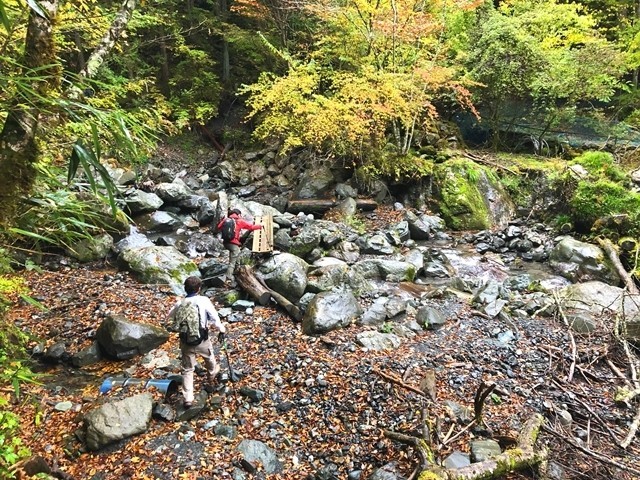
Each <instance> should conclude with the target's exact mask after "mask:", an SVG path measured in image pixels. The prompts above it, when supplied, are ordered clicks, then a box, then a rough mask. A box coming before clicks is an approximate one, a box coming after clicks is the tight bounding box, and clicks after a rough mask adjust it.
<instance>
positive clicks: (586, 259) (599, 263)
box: [549, 237, 620, 285]
mask: <svg viewBox="0 0 640 480" xmlns="http://www.w3.org/2000/svg"><path fill="white" fill-rule="evenodd" d="M549 264H550V265H551V267H552V268H553V269H554V270H556V271H557V272H558V273H559V274H560V275H562V276H563V277H566V278H568V279H569V280H571V281H572V282H588V281H592V280H599V281H602V282H605V283H608V284H610V285H618V284H619V283H620V278H619V277H618V274H617V273H616V272H615V270H614V268H613V266H612V265H611V264H610V262H609V261H608V260H607V259H606V257H605V254H604V252H603V251H602V249H601V248H600V247H597V246H596V245H591V244H589V243H585V242H580V241H578V240H575V239H574V238H572V237H562V239H561V240H560V242H558V244H557V245H556V246H555V248H554V249H553V251H552V252H551V255H550V257H549Z"/></svg>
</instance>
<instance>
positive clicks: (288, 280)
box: [260, 253, 309, 303]
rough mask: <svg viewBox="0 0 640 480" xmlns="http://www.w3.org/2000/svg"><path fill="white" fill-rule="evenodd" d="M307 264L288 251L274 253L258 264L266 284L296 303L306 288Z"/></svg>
mask: <svg viewBox="0 0 640 480" xmlns="http://www.w3.org/2000/svg"><path fill="white" fill-rule="evenodd" d="M308 269H309V264H307V262H305V261H304V260H302V259H301V258H299V257H297V256H295V255H291V254H289V253H281V254H279V255H274V256H273V257H271V258H270V259H269V260H267V261H266V262H265V263H263V264H262V265H260V273H262V275H263V278H264V280H265V283H266V284H267V286H268V287H269V288H271V289H273V290H275V291H276V292H278V293H279V294H281V295H283V296H284V297H286V298H287V299H288V300H289V301H291V302H293V303H296V302H297V301H298V300H299V299H300V297H302V295H303V294H304V291H305V289H306V288H307V270H308Z"/></svg>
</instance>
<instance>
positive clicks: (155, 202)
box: [124, 190, 164, 215]
mask: <svg viewBox="0 0 640 480" xmlns="http://www.w3.org/2000/svg"><path fill="white" fill-rule="evenodd" d="M124 201H125V203H126V205H127V208H128V209H129V211H130V212H131V213H132V214H133V215H137V214H139V213H146V212H153V211H154V210H157V209H159V208H160V207H161V206H162V205H163V204H164V202H163V201H162V199H161V198H160V197H159V196H158V195H156V194H155V193H151V192H143V191H142V190H135V191H134V192H133V193H132V194H131V195H129V196H128V197H127V198H125V200H124Z"/></svg>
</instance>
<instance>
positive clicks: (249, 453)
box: [237, 440, 282, 475]
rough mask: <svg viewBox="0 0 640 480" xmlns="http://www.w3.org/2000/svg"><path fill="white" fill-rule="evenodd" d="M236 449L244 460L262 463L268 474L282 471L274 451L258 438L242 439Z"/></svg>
mask: <svg viewBox="0 0 640 480" xmlns="http://www.w3.org/2000/svg"><path fill="white" fill-rule="evenodd" d="M237 449H238V451H239V452H240V454H241V455H242V457H243V458H244V460H245V461H247V462H249V463H251V464H254V463H260V464H262V467H263V469H264V472H265V473H267V474H269V475H271V474H276V473H279V472H281V471H282V464H281V462H280V460H278V457H277V455H276V453H275V452H274V451H273V450H272V449H271V448H269V447H268V446H267V445H265V444H264V443H262V442H260V441H258V440H242V442H240V444H239V445H238V448H237Z"/></svg>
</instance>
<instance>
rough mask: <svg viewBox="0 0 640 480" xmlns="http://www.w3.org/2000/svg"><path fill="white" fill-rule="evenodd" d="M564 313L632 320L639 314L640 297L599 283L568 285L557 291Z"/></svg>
mask: <svg viewBox="0 0 640 480" xmlns="http://www.w3.org/2000/svg"><path fill="white" fill-rule="evenodd" d="M558 295H559V297H560V299H561V302H562V306H563V308H564V310H565V313H569V312H579V311H586V312H588V313H589V314H591V315H593V316H595V317H602V316H603V314H605V313H607V312H609V313H613V314H624V316H625V317H626V318H628V319H629V318H633V317H634V316H635V315H638V313H639V312H640V297H639V296H638V295H629V294H628V293H626V292H625V290H624V289H622V288H620V287H614V286H612V285H608V284H606V283H604V282H600V281H592V282H584V283H578V284H575V285H569V286H567V287H564V288H562V289H560V290H559V291H558Z"/></svg>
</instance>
